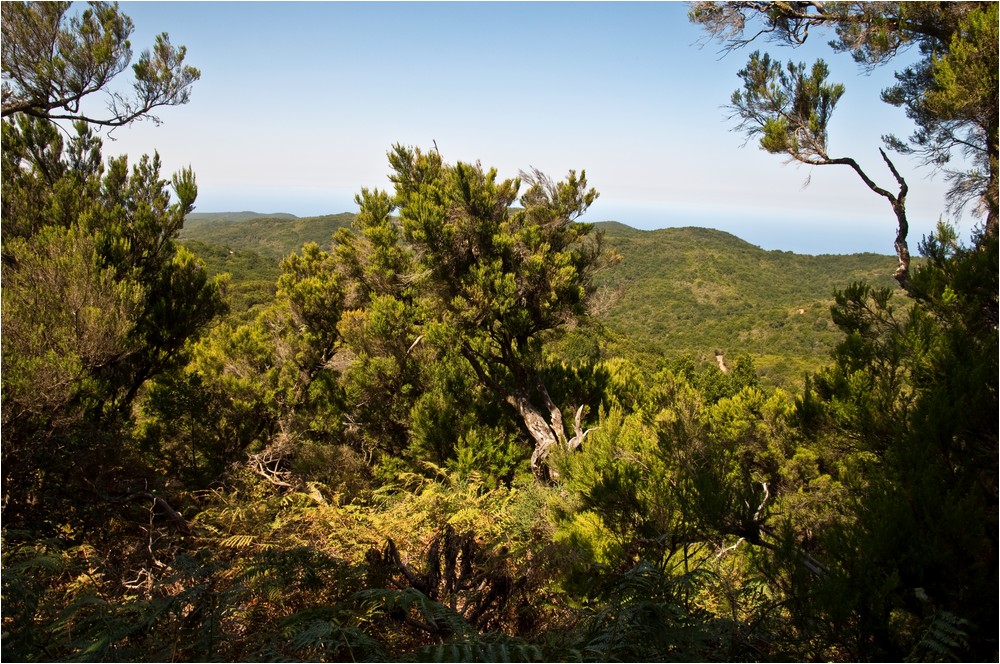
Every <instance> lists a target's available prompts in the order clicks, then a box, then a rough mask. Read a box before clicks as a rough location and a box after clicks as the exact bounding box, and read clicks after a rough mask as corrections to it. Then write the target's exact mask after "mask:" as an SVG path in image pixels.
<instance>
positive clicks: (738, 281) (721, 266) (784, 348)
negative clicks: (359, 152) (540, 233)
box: [180, 212, 895, 384]
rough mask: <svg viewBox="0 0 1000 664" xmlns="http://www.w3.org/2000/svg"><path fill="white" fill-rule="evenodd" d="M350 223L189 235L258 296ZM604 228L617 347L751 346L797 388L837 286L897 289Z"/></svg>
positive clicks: (241, 293)
mask: <svg viewBox="0 0 1000 664" xmlns="http://www.w3.org/2000/svg"><path fill="white" fill-rule="evenodd" d="M352 219H353V215H352V214H350V213H342V214H335V215H325V216H318V217H295V216H293V215H288V214H268V215H262V214H257V213H251V212H234V213H217V214H193V215H189V216H188V218H187V220H186V222H185V228H184V230H183V231H182V232H181V236H180V237H181V241H182V242H183V243H184V244H186V245H187V246H188V247H189V248H190V249H192V250H193V251H194V252H195V253H196V254H197V255H198V256H199V257H201V258H202V259H203V260H205V261H206V264H207V265H208V268H209V271H210V272H213V273H218V272H230V273H231V274H232V275H233V285H234V289H235V292H236V293H237V294H238V297H241V298H243V300H241V302H243V303H244V304H252V303H256V302H259V301H261V294H259V293H255V291H256V290H260V289H262V288H265V287H267V286H269V285H273V283H274V281H275V279H276V278H277V274H278V271H277V262H278V260H279V259H280V258H282V257H284V256H286V255H288V254H290V253H292V252H295V251H298V250H299V249H301V247H302V245H303V244H305V243H307V242H316V243H317V244H319V245H320V246H326V245H327V244H328V243H329V242H330V239H331V236H332V235H333V233H334V232H335V231H336V229H337V228H340V227H342V226H349V225H350V223H351V220H352ZM597 227H598V228H599V229H600V230H602V231H603V232H604V233H605V238H606V241H607V245H608V246H609V247H610V248H611V249H612V250H614V251H615V252H617V253H618V254H619V255H620V257H621V260H620V261H619V262H618V263H616V264H615V265H613V266H611V267H609V268H608V269H607V270H605V271H603V272H602V273H600V274H598V275H597V282H598V285H599V287H600V293H599V294H598V297H597V304H596V307H595V313H596V314H597V318H598V319H599V320H600V321H602V322H603V323H604V324H605V325H606V326H607V328H608V329H609V330H610V331H611V332H612V335H611V338H612V339H614V340H615V341H614V342H612V343H613V344H614V348H613V349H611V352H612V353H613V354H626V355H632V356H634V357H636V358H642V357H650V356H662V355H667V356H672V357H673V356H681V355H683V356H691V357H693V358H694V359H696V360H703V361H711V360H712V359H713V356H714V352H715V350H722V351H723V352H724V353H725V355H726V356H727V357H735V356H737V355H739V354H742V353H749V354H751V355H753V356H754V360H755V362H756V364H757V368H758V370H759V371H760V372H761V374H762V376H763V377H764V378H766V379H769V382H772V383H774V384H788V383H789V382H792V381H797V380H798V379H800V378H801V376H802V374H803V372H804V371H805V370H808V369H815V368H817V367H818V366H820V365H821V364H823V363H825V362H826V361H827V360H828V359H829V353H830V350H831V349H832V348H833V346H834V344H835V343H836V341H837V339H838V338H839V333H838V331H837V329H836V327H835V326H834V325H833V322H832V320H831V316H830V306H831V304H832V303H833V292H834V290H835V289H838V288H844V287H846V286H848V285H849V284H851V283H852V282H854V281H867V282H870V283H872V284H876V285H884V286H889V287H892V286H893V285H894V282H893V281H892V279H891V274H892V270H893V268H894V265H895V259H894V258H893V257H890V256H881V255H876V254H852V255H824V256H807V255H801V254H794V253H791V252H783V251H765V250H763V249H761V248H759V247H756V246H754V245H751V244H749V243H747V242H745V241H743V240H741V239H739V238H737V237H735V236H733V235H731V234H729V233H725V232H722V231H716V230H710V229H706V228H690V227H689V228H668V229H662V230H654V231H644V230H638V229H635V228H631V227H630V226H627V225H625V224H622V223H619V222H613V221H608V222H599V223H598V224H597ZM251 284H255V285H253V286H251ZM237 305H238V306H239V303H237Z"/></svg>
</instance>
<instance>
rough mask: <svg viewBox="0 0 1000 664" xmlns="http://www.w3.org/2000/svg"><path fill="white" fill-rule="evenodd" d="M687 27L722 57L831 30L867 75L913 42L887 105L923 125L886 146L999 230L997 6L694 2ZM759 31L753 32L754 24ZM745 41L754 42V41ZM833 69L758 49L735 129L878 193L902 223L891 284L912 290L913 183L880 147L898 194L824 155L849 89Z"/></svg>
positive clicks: (737, 104)
mask: <svg viewBox="0 0 1000 664" xmlns="http://www.w3.org/2000/svg"><path fill="white" fill-rule="evenodd" d="M690 17H691V20H693V21H694V22H695V23H698V24H700V25H702V26H704V27H705V28H706V30H707V31H708V32H709V34H710V35H711V36H712V37H715V38H719V39H721V40H725V41H726V48H727V49H730V50H732V49H736V48H739V47H742V46H745V45H747V44H749V43H751V42H753V41H754V40H756V39H757V38H758V37H762V36H763V37H766V38H768V39H772V40H775V41H781V42H784V43H787V44H791V45H799V44H802V43H804V42H805V40H806V39H807V38H808V37H809V35H810V31H811V30H813V29H819V28H832V29H833V30H835V31H836V35H837V39H836V40H834V41H833V42H831V47H832V48H833V49H834V51H837V52H850V53H851V54H852V55H853V57H854V59H855V60H856V61H857V62H858V63H859V64H861V65H862V66H864V67H867V68H869V69H871V68H874V67H876V66H879V65H882V64H885V63H887V62H890V61H891V60H892V58H893V57H894V56H895V55H896V54H897V53H898V52H899V51H901V50H902V49H905V48H907V47H909V46H911V45H913V44H916V45H917V46H918V47H919V49H920V52H921V54H922V56H923V57H922V59H921V60H920V61H919V62H918V64H917V65H915V66H913V67H910V68H907V69H905V70H904V71H902V72H898V73H897V74H896V78H897V80H898V83H897V85H895V86H893V87H891V88H889V89H888V90H885V91H884V92H883V95H882V97H883V99H884V100H885V101H886V102H888V103H890V104H894V105H896V106H901V107H903V108H904V110H905V111H906V114H907V116H908V117H910V118H911V119H913V120H914V122H916V124H917V131H916V132H915V133H914V135H913V136H912V137H910V139H909V140H908V141H904V140H901V139H899V138H896V137H892V136H886V137H885V140H886V143H887V146H888V147H889V148H891V149H894V150H897V151H900V152H904V153H914V154H917V155H919V156H920V157H921V158H922V159H923V161H924V162H925V163H927V164H930V165H933V166H935V167H937V168H941V169H943V170H944V171H945V175H946V177H947V178H948V180H949V181H950V182H951V183H952V186H951V188H950V189H949V192H948V202H949V205H950V207H951V209H952V210H953V211H957V210H959V209H961V208H962V207H963V206H964V205H965V204H966V203H967V202H969V201H970V200H972V199H975V200H977V202H978V207H977V209H978V211H980V212H982V213H984V214H985V228H986V230H987V234H986V235H989V234H995V233H996V229H997V150H998V147H997V126H998V103H997V100H996V94H995V93H996V89H997V85H998V79H997V71H998V67H997V41H998V40H997V28H996V24H997V20H996V18H997V8H996V5H995V4H994V3H974V2H965V3H896V2H872V3H848V2H836V3H822V4H820V3H785V2H733V3H711V2H699V3H696V4H695V5H694V6H693V8H692V9H691V12H690ZM752 24H756V25H757V26H758V30H757V32H755V33H752V34H750V31H749V30H748V25H752ZM747 35H749V36H747ZM827 73H828V72H827V70H826V67H825V65H824V64H823V63H822V61H820V62H817V63H816V65H814V67H813V68H812V70H811V72H810V73H809V74H806V70H805V66H804V65H795V64H789V65H788V66H787V68H782V66H781V65H780V64H779V63H776V62H773V61H771V59H770V58H769V57H768V56H767V55H763V56H762V55H760V54H759V53H754V54H753V55H752V56H751V58H750V62H749V64H748V66H747V67H746V68H745V69H744V70H742V71H741V72H740V76H741V78H743V81H744V85H743V89H742V90H741V91H738V92H737V93H735V94H734V95H733V100H732V101H733V106H732V108H733V110H734V111H735V114H736V116H738V117H739V118H740V120H741V122H740V125H739V129H741V130H743V131H746V132H747V133H748V136H750V137H753V136H760V137H761V147H762V148H763V149H765V150H768V151H769V152H775V153H783V154H787V155H788V156H789V157H790V158H792V159H795V160H798V161H801V162H803V163H808V164H814V165H827V164H840V165H847V166H849V167H851V168H852V169H853V170H854V171H855V172H856V173H857V174H858V175H859V176H860V177H861V179H862V180H863V181H864V183H865V185H866V186H868V187H869V188H870V189H872V191H874V192H875V193H877V194H879V195H881V196H883V197H885V198H886V199H887V201H888V202H889V203H890V205H891V206H892V209H893V212H894V214H895V216H896V219H897V224H898V230H897V237H896V242H895V244H896V252H897V255H898V257H899V261H900V262H899V267H898V268H897V271H896V278H897V280H898V281H899V282H900V284H901V285H902V286H903V287H904V289H909V251H908V248H907V246H906V234H907V232H908V227H907V223H906V216H905V198H906V193H907V186H906V183H905V182H904V181H903V179H902V178H901V177H900V176H899V173H898V170H897V169H896V168H895V166H894V165H893V164H892V162H891V161H890V160H889V158H888V156H887V155H886V153H885V151H884V150H881V149H880V153H881V155H882V158H883V160H884V161H885V163H886V165H887V166H888V167H889V170H890V172H891V173H892V175H893V178H894V179H895V180H896V183H897V184H898V185H899V189H898V192H897V193H895V194H893V193H891V192H889V191H888V190H886V189H884V188H882V187H879V186H878V185H876V184H875V182H874V181H873V180H872V179H871V178H870V177H869V176H868V175H866V174H865V173H864V172H863V171H862V170H861V169H860V168H859V167H858V165H857V163H856V162H855V161H854V160H853V159H850V158H845V157H838V158H832V157H830V156H829V155H828V153H827V145H828V140H827V135H826V126H827V123H828V121H829V116H830V113H831V112H832V111H833V108H834V106H835V105H836V102H837V99H839V97H840V95H841V94H842V93H843V87H842V86H839V85H829V84H827V83H826V82H825V79H826V76H827ZM956 153H960V154H963V155H964V156H966V157H967V158H969V160H970V161H971V168H970V169H968V170H956V169H949V168H947V165H948V164H949V162H950V161H951V159H952V158H953V157H954V156H955V155H956Z"/></svg>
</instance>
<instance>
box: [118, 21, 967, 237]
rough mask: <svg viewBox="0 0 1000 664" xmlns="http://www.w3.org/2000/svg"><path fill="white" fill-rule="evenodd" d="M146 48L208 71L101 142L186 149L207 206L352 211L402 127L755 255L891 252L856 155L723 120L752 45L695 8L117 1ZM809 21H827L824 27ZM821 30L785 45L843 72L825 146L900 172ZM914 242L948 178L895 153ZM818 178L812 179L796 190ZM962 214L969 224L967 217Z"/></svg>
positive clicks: (865, 79) (172, 152) (452, 151)
mask: <svg viewBox="0 0 1000 664" xmlns="http://www.w3.org/2000/svg"><path fill="white" fill-rule="evenodd" d="M121 7H122V9H123V10H124V11H125V13H127V14H128V15H129V16H131V17H132V19H133V21H134V22H135V28H136V29H135V33H134V35H133V37H132V44H133V49H134V50H135V52H136V54H138V52H139V51H140V50H142V49H143V48H146V47H148V46H149V45H151V44H152V42H153V37H154V35H155V34H158V33H160V32H168V33H169V34H170V38H171V41H172V42H173V43H174V44H183V45H185V46H186V47H187V50H188V54H187V60H188V62H189V63H190V64H192V65H194V66H196V67H198V68H199V69H200V70H201V72H202V78H201V80H200V81H198V83H196V84H195V86H194V89H193V93H192V97H191V102H190V103H189V104H187V105H185V106H181V107H176V108H168V109H164V110H163V111H162V112H161V113H159V115H160V118H161V119H162V120H163V124H162V125H161V126H159V127H157V126H155V125H154V124H153V123H150V122H145V123H139V124H136V125H133V126H132V127H130V128H126V129H119V130H117V131H116V132H115V133H114V135H113V137H114V139H115V140H113V141H107V142H106V145H105V149H106V153H107V154H115V153H128V154H129V155H130V156H131V157H132V158H135V157H137V156H138V155H140V154H143V153H148V152H152V151H153V150H156V151H158V152H159V154H160V156H161V158H162V160H163V163H164V168H165V170H166V172H167V173H169V172H172V171H174V170H177V169H178V168H181V167H183V166H186V165H191V166H192V167H193V169H194V171H195V173H196V175H197V177H198V185H199V197H198V204H197V210H198V211H202V212H217V211H229V210H255V211H258V212H291V213H293V214H297V215H300V216H305V215H315V214H327V213H334V212H342V211H353V210H355V209H356V208H355V206H354V203H353V197H354V195H355V194H356V193H357V192H358V191H359V190H360V189H361V187H370V188H371V187H379V188H386V187H388V185H389V182H388V179H387V173H388V165H387V161H386V156H385V155H386V152H387V151H388V150H389V148H390V146H391V145H392V144H394V143H397V142H398V143H403V144H406V145H414V146H419V147H422V148H425V149H427V148H430V147H431V145H432V141H436V142H437V145H438V147H439V148H440V150H441V152H442V154H443V155H444V157H445V159H446V160H448V161H451V162H454V161H459V160H461V161H477V160H479V161H481V162H482V163H483V165H484V166H495V167H496V168H497V169H498V170H499V172H500V175H501V176H503V177H513V176H516V175H517V173H518V171H519V170H521V169H524V170H527V169H528V168H530V167H537V168H539V169H541V170H542V171H544V172H546V173H548V174H549V175H552V176H554V177H557V178H559V177H562V176H564V175H565V174H566V172H567V171H568V170H569V169H576V170H577V171H579V170H583V169H585V170H586V172H587V177H588V180H589V181H590V184H591V185H592V186H594V187H595V188H597V190H598V191H599V192H600V193H601V196H600V198H599V199H598V201H597V202H596V203H595V204H594V206H593V207H592V208H591V210H590V212H589V213H588V214H587V216H586V217H585V219H586V220H588V221H601V220H610V219H613V220H617V221H621V222H623V223H626V224H629V225H631V226H635V227H637V228H647V229H649V228H663V227H668V226H689V225H694V226H707V227H712V228H719V229H721V230H725V231H728V232H731V233H734V234H735V235H738V236H739V237H741V238H743V239H745V240H747V241H749V242H752V243H753V244H757V245H759V246H761V247H764V248H765V249H782V250H789V251H797V252H803V253H846V252H855V251H876V252H879V253H885V254H891V253H892V251H893V250H892V240H893V237H894V234H895V222H894V217H893V216H892V212H891V210H890V209H889V206H888V204H887V203H886V201H885V200H884V199H883V198H881V197H878V196H876V195H875V194H873V193H872V192H871V191H869V190H868V189H867V188H866V187H865V186H864V185H863V184H862V183H861V182H860V180H859V179H858V178H857V176H856V175H855V174H854V173H853V172H851V171H849V170H848V169H846V168H842V167H834V166H829V167H822V168H819V167H817V168H808V167H805V166H796V165H785V164H784V163H783V161H782V159H781V158H780V157H776V156H774V155H768V154H765V153H763V152H762V151H760V150H759V149H758V148H757V147H756V146H755V145H753V144H748V145H746V146H745V147H743V143H744V139H743V137H742V136H740V135H739V134H736V133H734V132H732V131H731V128H732V126H733V122H731V121H729V120H727V112H726V110H725V108H724V106H725V104H726V103H727V102H728V100H729V96H730V95H731V93H732V91H733V90H735V89H736V88H737V87H738V86H739V79H738V77H737V71H739V69H741V68H742V66H743V65H744V63H745V62H746V59H747V57H748V56H749V52H750V51H749V50H744V51H737V52H735V53H732V54H729V55H726V56H722V54H721V52H720V47H719V45H718V44H716V43H703V42H704V41H705V40H704V34H703V33H702V32H701V31H700V30H699V29H697V28H696V27H695V26H693V25H691V24H690V23H689V22H688V20H687V17H686V12H687V5H686V4H685V3H672V2H668V3H653V2H643V3H617V2H615V3H599V2H586V3H574V2H558V3H534V2H527V3H514V2H504V3H468V4H466V3H451V2H448V3H417V2H405V3H380V2H364V3H333V2H331V3H327V2H301V3H290V2H277V3H269V2H249V3H248V2H213V3H208V2H123V3H121ZM817 36H819V35H817ZM827 40H828V38H820V39H816V40H815V43H814V44H811V45H807V47H804V48H800V49H795V50H792V49H789V48H784V47H780V46H777V45H773V44H766V43H761V44H760V45H759V48H761V49H766V50H769V51H770V52H771V53H772V54H773V55H776V56H778V57H781V58H783V59H793V58H794V59H795V60H800V61H806V62H812V61H813V60H814V59H815V58H816V57H823V58H824V59H826V60H827V62H828V63H829V64H830V68H831V79H832V80H835V81H841V82H843V83H845V85H846V86H847V93H846V94H845V95H844V97H843V99H842V100H841V102H840V105H839V106H838V108H837V111H836V113H835V116H834V119H833V121H832V123H831V127H830V137H831V138H830V142H831V154H832V155H833V156H853V157H855V158H856V159H857V160H858V161H859V162H860V163H861V164H862V166H863V167H864V168H865V169H866V170H867V171H868V172H869V174H871V175H872V176H873V177H874V178H875V179H876V181H878V182H880V183H883V184H884V185H885V186H886V187H887V188H890V185H892V184H893V183H892V180H891V175H890V174H889V173H888V172H887V170H886V169H885V167H884V165H883V164H882V163H881V159H880V157H879V155H878V151H877V147H878V145H879V144H880V143H879V141H880V136H881V135H883V134H886V133H895V134H897V135H901V136H907V135H909V134H910V133H911V131H912V125H911V124H910V123H909V121H908V120H907V119H906V118H905V116H904V114H903V112H902V111H901V110H899V109H896V108H892V107H890V106H888V105H886V104H884V103H882V102H881V101H879V97H878V93H879V91H880V90H881V89H882V88H884V87H886V86H888V85H889V84H891V83H892V80H893V79H892V72H893V71H894V70H895V69H899V68H902V66H904V64H905V62H906V56H903V57H902V58H897V61H896V62H894V63H893V65H892V66H891V67H890V68H888V69H880V70H878V71H876V72H875V73H874V74H873V75H871V76H868V75H865V74H864V73H863V72H861V71H859V69H858V67H857V66H856V65H855V64H854V63H853V62H852V61H851V58H850V56H849V55H845V54H840V55H838V54H834V53H833V52H832V51H831V50H830V49H829V48H828V47H827V46H826V41H827ZM896 162H897V165H898V166H899V167H900V169H901V171H902V172H903V174H904V176H905V177H906V178H907V180H908V182H909V183H910V188H911V193H910V198H909V208H908V209H909V213H910V218H911V225H912V228H911V240H912V241H911V248H914V249H915V247H916V241H917V240H918V239H919V238H920V237H921V236H922V235H923V234H926V233H927V232H929V231H930V230H931V229H932V228H933V227H934V225H935V224H936V223H937V220H938V219H939V217H940V216H941V215H942V213H943V210H944V196H943V193H944V190H945V185H944V183H943V179H942V178H941V177H935V178H932V177H931V176H932V172H931V171H930V170H928V169H927V168H925V167H920V166H919V165H918V164H917V163H915V162H913V161H909V160H908V158H906V157H902V156H900V157H898V158H897V159H896ZM807 180H809V181H810V184H809V185H808V186H806V187H804V186H803V185H804V183H805V182H806V181H807ZM973 221H974V220H972V219H971V218H969V217H968V216H967V217H965V218H963V219H961V220H959V224H960V227H962V228H963V229H966V230H967V228H968V227H969V226H971V224H972V223H973Z"/></svg>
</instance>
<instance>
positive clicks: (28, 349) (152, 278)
mask: <svg viewBox="0 0 1000 664" xmlns="http://www.w3.org/2000/svg"><path fill="white" fill-rule="evenodd" d="M76 130H77V135H76V136H75V137H73V138H72V139H71V140H70V141H69V143H68V144H64V142H63V140H62V138H61V136H60V132H59V131H58V130H56V128H55V126H54V125H53V124H52V123H51V122H49V121H47V120H42V119H38V118H34V117H30V116H25V115H20V116H19V117H18V118H17V122H16V124H15V123H14V122H11V121H10V120H7V121H4V122H3V145H4V150H3V171H2V179H3V189H4V197H3V245H2V255H3V280H4V289H3V323H4V344H3V388H4V399H3V427H4V436H3V469H4V472H3V478H4V505H5V516H12V515H13V514H14V513H16V511H17V509H18V507H23V506H24V505H25V503H31V502H36V503H39V504H40V503H41V498H40V496H39V495H36V493H35V492H36V491H44V488H43V485H44V486H48V487H50V488H51V487H52V486H60V485H61V486H62V487H63V488H67V487H68V486H69V485H70V484H71V481H70V480H69V479H67V478H66V477H63V476H61V474H62V473H68V474H71V475H72V474H75V473H78V472H80V471H81V470H82V469H86V468H90V470H91V471H93V473H95V474H94V475H92V476H90V477H89V479H90V480H92V481H94V482H96V483H98V484H99V483H100V478H99V472H98V471H97V470H96V469H95V468H94V467H93V465H94V464H96V465H97V466H100V465H102V464H104V463H105V462H107V463H108V464H110V465H111V466H114V465H115V464H118V463H120V462H122V461H123V459H124V457H125V456H126V455H124V454H123V453H122V452H118V453H115V454H107V453H105V452H102V451H100V450H102V449H104V448H105V446H111V447H112V448H114V447H116V446H119V445H120V444H121V439H120V438H118V437H117V433H116V432H117V428H118V426H119V425H121V424H122V423H123V422H124V421H125V420H127V418H129V417H130V414H131V405H132V403H133V402H134V400H135V399H136V397H137V396H138V394H139V392H140V390H141V388H142V387H143V386H144V385H145V384H146V382H147V381H148V380H149V379H150V378H152V377H154V376H156V375H158V374H161V373H163V372H165V371H168V370H171V369H172V368H175V367H177V366H178V365H179V363H180V362H181V360H182V359H183V358H184V356H185V348H186V344H187V342H188V340H189V339H191V338H192V337H194V336H195V335H197V334H198V333H199V331H200V330H202V329H203V328H204V327H205V326H206V325H207V324H208V323H209V321H211V320H212V319H213V318H214V317H215V315H217V314H218V313H220V312H221V311H222V309H223V304H222V300H221V292H220V284H218V283H215V282H210V281H209V280H208V278H207V276H206V274H205V271H204V269H203V268H202V267H201V265H200V264H199V263H198V262H197V261H196V259H195V258H194V256H193V255H192V254H190V253H189V252H187V251H185V250H183V249H179V248H177V247H176V246H175V245H174V242H173V237H174V236H175V235H176V233H177V231H178V230H179V229H180V227H181V225H182V223H183V220H184V215H186V214H187V213H188V212H190V210H191V209H192V208H193V205H194V199H195V196H196V195H197V186H196V184H195V181H194V175H193V174H192V173H191V172H190V171H189V170H184V171H181V172H180V173H178V174H176V175H175V176H174V177H173V181H172V188H173V190H174V193H175V194H176V196H177V199H178V200H176V201H174V202H171V193H170V190H169V189H168V184H167V182H166V181H164V180H162V179H160V176H159V169H160V165H159V158H158V157H157V156H154V157H153V158H149V157H143V158H142V159H141V160H140V161H139V163H138V164H136V165H135V166H134V167H132V169H131V171H130V169H129V167H128V163H127V161H126V159H125V158H124V157H121V158H117V159H112V160H111V161H109V162H108V164H107V167H105V165H104V164H102V163H101V160H100V147H101V141H100V139H98V138H97V137H96V136H94V135H93V133H92V132H91V131H90V129H89V127H87V126H86V125H85V124H84V123H77V126H76ZM87 472H90V471H87ZM43 478H47V479H44V480H43ZM53 481H55V485H52V484H51V483H52V482H53ZM36 483H37V486H36ZM32 496H34V497H32Z"/></svg>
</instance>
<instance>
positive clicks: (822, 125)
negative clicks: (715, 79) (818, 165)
mask: <svg viewBox="0 0 1000 664" xmlns="http://www.w3.org/2000/svg"><path fill="white" fill-rule="evenodd" d="M828 74H829V68H828V67H827V66H826V63H825V62H823V61H822V60H817V61H816V63H815V64H813V66H812V69H811V71H810V72H809V73H808V74H807V73H806V66H805V64H804V63H799V64H795V63H792V62H789V63H788V65H787V66H785V67H782V66H781V63H779V62H775V61H773V60H771V57H770V56H769V55H768V54H767V53H764V54H763V55H762V54H761V53H760V52H759V51H756V52H754V53H753V54H752V55H751V56H750V60H749V62H748V63H747V66H746V67H745V68H744V69H742V70H740V72H739V77H740V78H741V79H742V80H743V89H742V90H737V91H736V92H734V93H733V96H732V100H731V102H732V109H733V110H734V112H735V114H736V115H737V116H739V117H740V119H741V124H740V125H739V128H740V129H741V130H744V129H745V130H746V133H747V135H748V136H749V137H754V136H759V137H760V146H761V148H763V149H764V150H766V151H767V152H771V153H778V154H788V155H790V156H791V157H793V158H794V159H797V160H799V161H803V162H806V163H810V162H812V161H814V160H817V159H818V160H825V159H827V153H826V150H827V134H826V128H827V125H828V124H829V122H830V116H831V114H832V113H833V109H834V108H835V107H836V105H837V102H838V101H839V100H840V97H841V96H842V95H843V94H844V86H843V85H841V84H839V83H836V84H828V83H826V77H827V75H828Z"/></svg>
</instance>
